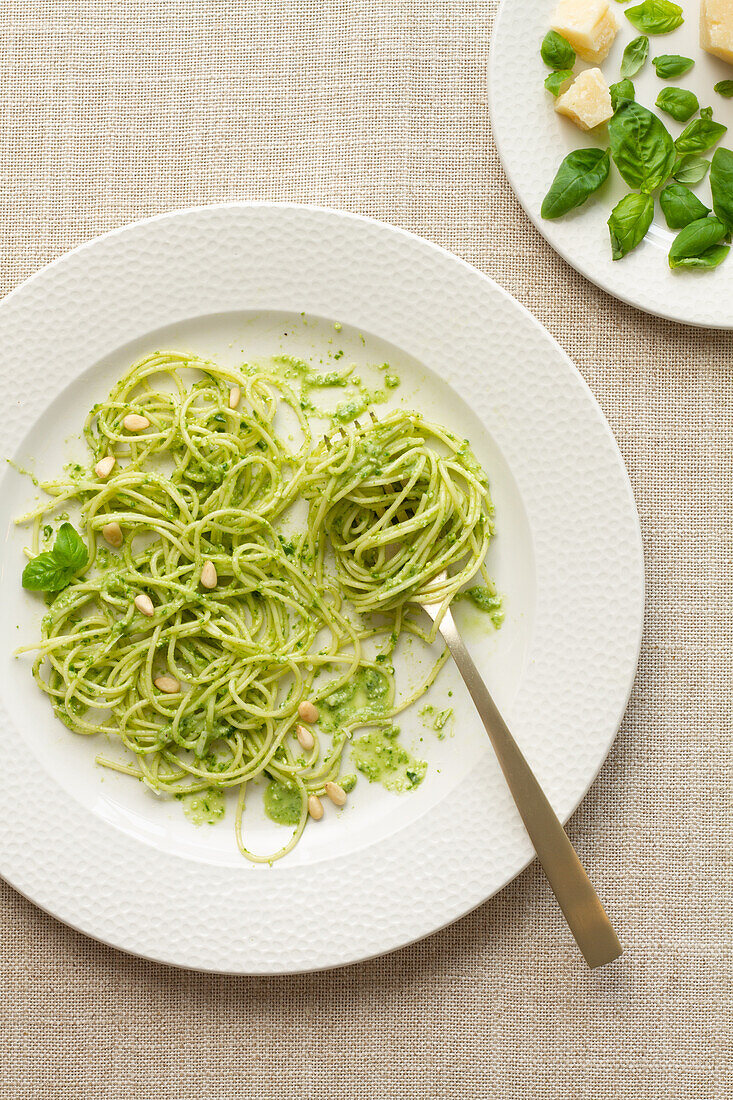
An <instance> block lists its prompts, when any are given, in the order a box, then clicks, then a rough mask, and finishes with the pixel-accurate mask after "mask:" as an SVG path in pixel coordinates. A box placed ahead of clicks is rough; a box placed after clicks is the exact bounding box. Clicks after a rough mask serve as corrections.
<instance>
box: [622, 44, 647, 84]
mask: <svg viewBox="0 0 733 1100" xmlns="http://www.w3.org/2000/svg"><path fill="white" fill-rule="evenodd" d="M648 56H649V39H648V38H647V37H646V35H645V34H641V35H639V37H638V38H634V39H633V40H632V41H631V42H629V44H628V46H627V47H626V49H625V50H624V53H623V57H622V58H621V79H622V80H623V79H625V78H626V77H627V76H636V74H637V73H638V72H639V70H640V69H643V67H644V62H645V61H646V59H647V57H648Z"/></svg>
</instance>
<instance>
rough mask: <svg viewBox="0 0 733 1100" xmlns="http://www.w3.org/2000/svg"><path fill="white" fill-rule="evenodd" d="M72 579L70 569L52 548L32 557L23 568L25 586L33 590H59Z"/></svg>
mask: <svg viewBox="0 0 733 1100" xmlns="http://www.w3.org/2000/svg"><path fill="white" fill-rule="evenodd" d="M70 580H71V575H70V574H69V570H68V569H65V568H64V566H63V565H61V563H60V562H59V560H58V558H57V557H56V555H55V554H53V553H52V552H51V551H50V550H47V551H45V552H44V553H43V554H37V555H36V557H35V558H31V560H30V561H29V562H28V564H27V565H26V567H25V569H24V570H23V588H28V589H30V590H31V591H32V592H59V591H60V590H61V589H62V588H66V586H67V584H68V583H69V581H70Z"/></svg>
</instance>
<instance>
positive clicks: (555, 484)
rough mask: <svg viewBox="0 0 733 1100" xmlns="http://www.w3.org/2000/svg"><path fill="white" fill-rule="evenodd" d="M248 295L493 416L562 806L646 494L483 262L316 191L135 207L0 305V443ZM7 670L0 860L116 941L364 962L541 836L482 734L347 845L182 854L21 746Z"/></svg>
mask: <svg viewBox="0 0 733 1100" xmlns="http://www.w3.org/2000/svg"><path fill="white" fill-rule="evenodd" d="M243 309H247V310H285V311H301V310H303V311H306V312H308V313H312V314H314V315H316V316H321V317H330V318H339V319H340V320H342V321H344V322H348V323H349V324H352V325H356V326H358V327H360V328H362V329H363V330H364V331H365V332H370V333H376V334H378V335H379V336H381V337H383V338H384V339H385V340H389V341H390V342H392V343H393V344H394V345H397V347H399V348H403V349H405V351H407V352H409V353H410V354H411V355H413V356H415V357H416V358H417V359H419V360H420V361H421V362H423V363H424V364H425V366H426V367H428V368H429V369H431V370H432V371H434V372H435V374H436V375H438V376H439V377H441V378H442V379H444V380H447V382H448V383H449V384H450V386H451V387H452V389H453V390H454V391H456V393H457V394H458V395H459V397H462V398H463V399H464V401H465V402H467V403H468V404H469V405H470V406H471V407H472V409H473V411H474V412H475V414H476V415H477V416H478V418H479V419H480V421H481V423H482V424H483V425H485V427H486V430H487V432H489V433H490V435H491V437H492V439H493V441H494V443H495V445H496V446H497V447H498V448H499V450H500V452H501V454H502V456H503V458H505V459H506V463H507V464H508V467H509V469H510V470H511V472H512V475H513V477H514V479H515V482H516V487H517V492H518V494H519V496H520V497H521V501H522V505H523V508H524V509H525V510H526V515H527V519H528V525H529V531H530V537H531V541H532V544H533V547H532V549H533V552H534V556H533V561H534V569H535V572H536V577H535V578H534V579H535V583H536V606H535V607H534V612H533V618H532V630H531V637H530V640H529V643H528V649H527V654H526V659H525V660H524V662H523V665H522V671H521V678H520V680H519V686H518V690H517V692H516V695H515V697H514V701H513V703H512V705H511V708H510V711H509V714H508V717H509V718H510V721H511V722H512V725H513V728H514V730H515V733H516V736H517V739H518V741H519V742H520V744H521V745H522V746H523V748H524V750H525V752H526V754H527V756H528V758H529V760H530V762H531V764H532V765H533V766H534V767H535V769H536V771H537V773H538V777H539V779H540V781H541V782H542V783H543V784H544V786H545V789H546V791H547V793H548V795H549V797H550V799H551V801H552V803H553V805H554V807H555V808H556V810H557V812H558V814H559V815H560V816H561V818H562V819H563V820H565V819H567V817H568V816H569V815H570V813H571V812H572V811H573V809H574V808H575V807H576V805H577V804H578V802H579V801H580V799H581V797H582V796H583V794H584V793H585V791H586V790H587V789H588V787H589V785H590V783H591V782H592V780H593V778H594V777H595V775H596V773H597V772H598V769H599V767H600V765H601V763H602V762H603V760H604V758H605V756H606V754H607V752H608V749H609V747H610V745H611V743H612V741H613V738H614V736H615V733H616V730H617V727H618V724H619V722H620V719H621V717H622V714H623V711H624V708H625V705H626V702H627V699H628V694H629V691H630V688H631V684H632V681H633V677H634V671H635V667H636V661H637V657H638V649H639V643H640V636H641V622H642V610H643V565H642V553H641V537H640V530H639V524H638V517H637V514H636V509H635V505H634V501H633V497H632V493H631V488H630V485H629V481H628V477H627V474H626V471H625V469H624V466H623V462H622V460H621V456H620V454H619V451H618V448H617V446H616V443H615V441H614V439H613V437H612V435H611V432H610V429H609V427H608V425H607V423H606V421H605V420H604V418H603V415H602V413H601V411H600V409H599V407H598V405H597V404H596V402H595V400H594V398H593V396H592V395H591V393H590V391H589V390H588V388H587V386H586V385H585V383H584V382H583V380H582V379H581V377H580V375H579V374H578V372H577V371H576V369H575V368H574V367H573V365H572V364H571V362H570V361H569V359H568V358H567V356H566V355H565V354H564V352H563V351H562V350H561V348H560V347H559V346H558V345H557V344H556V343H555V342H554V341H553V340H552V338H551V337H550V336H549V335H548V333H547V332H546V331H544V330H543V329H542V328H541V326H540V325H539V324H538V323H537V322H536V321H535V320H534V318H532V316H531V315H530V314H529V313H528V312H527V311H526V310H525V309H524V308H523V307H522V306H520V305H519V304H518V303H517V302H515V301H514V300H513V299H512V298H510V297H509V296H508V295H507V294H506V293H505V292H504V291H503V290H501V289H500V288H499V287H498V286H497V285H496V284H495V283H493V282H492V281H491V280H490V279H488V278H486V277H485V276H484V275H482V274H480V273H479V272H478V271H476V270H474V269H473V268H471V267H469V266H468V265H467V264H465V263H463V262H462V261H460V260H459V259H457V258H456V257H454V256H452V255H450V254H449V253H447V252H445V251H442V250H441V249H440V248H438V247H436V246H435V245H432V244H429V243H428V242H426V241H423V240H421V239H419V238H417V237H414V236H411V235H410V234H408V233H405V232H403V231H400V230H397V229H394V228H392V227H390V226H386V225H383V224H381V223H378V222H375V221H371V220H368V219H364V218H359V217H356V216H353V215H348V214H343V213H339V212H335V211H327V210H322V209H318V208H312V207H302V206H295V205H279V204H257V203H252V204H248V203H242V204H231V205H225V206H213V207H206V208H201V209H194V210H186V211H181V212H180V213H175V214H170V215H165V216H162V217H159V218H154V219H152V220H149V221H145V222H141V223H138V224H135V225H131V226H128V227H125V228H123V229H121V230H118V231H115V232H113V233H110V234H108V235H106V236H104V237H102V238H100V239H98V240H96V241H93V242H91V243H90V244H88V245H85V246H83V247H81V248H79V249H77V250H76V251H74V252H72V253H70V254H69V255H67V256H64V257H63V258H62V259H60V260H58V261H56V262H55V263H53V264H52V265H50V266H49V267H47V268H45V269H44V270H42V271H41V272H39V273H38V274H37V275H35V276H34V277H33V278H31V279H30V280H29V281H28V282H27V283H25V284H24V285H22V286H21V287H20V288H18V289H17V290H16V291H14V292H13V293H12V294H11V295H10V296H9V297H8V298H7V299H5V301H4V302H3V303H2V304H0V346H1V347H2V349H3V362H2V396H3V407H4V409H5V432H4V443H5V448H6V450H5V453H6V454H12V453H14V452H15V451H17V450H18V448H19V447H20V446H21V443H22V441H23V440H24V439H25V438H26V437H27V436H28V434H29V432H31V429H32V428H33V425H34V424H35V423H36V422H37V421H38V418H39V417H40V416H41V415H42V414H43V413H44V411H45V410H47V409H48V406H49V405H50V403H51V402H52V401H53V400H54V399H55V398H57V397H58V396H59V395H60V394H62V393H63V392H64V390H65V388H66V387H67V386H69V385H70V384H71V383H72V382H73V381H74V379H76V378H77V377H78V376H79V374H80V373H81V372H82V371H86V370H89V369H90V367H93V366H94V365H95V364H96V363H98V362H99V361H100V360H102V359H103V357H105V356H108V355H110V354H111V353H113V352H114V351H115V349H117V348H120V347H122V346H124V345H126V344H127V343H129V342H130V341H132V340H134V339H137V338H139V337H141V336H145V334H146V333H152V332H154V331H156V330H158V329H160V328H162V327H163V326H166V325H171V324H174V323H176V322H179V321H181V322H183V321H186V320H187V319H189V318H192V317H199V316H204V315H213V314H221V315H222V316H226V315H227V314H228V313H231V312H234V311H240V310H243ZM19 380H22V384H20V383H19ZM7 476H11V475H6V477H7ZM12 476H16V477H17V475H14V474H13V475H12ZM497 519H499V517H497ZM10 529H11V528H10V524H8V528H7V535H6V539H5V544H6V546H7V544H8V540H9V539H10V537H11V536H10ZM610 546H612V547H613V553H609V547H610ZM14 555H15V551H14ZM2 567H3V573H4V577H5V579H6V584H11V585H15V586H17V585H18V578H19V565H18V561H17V555H15V556H14V557H13V559H12V560H11V557H10V555H9V554H7V553H6V554H5V556H4V558H3V561H2ZM499 580H500V581H501V578H499ZM22 598H23V599H30V597H26V596H22ZM15 625H16V624H14V623H5V624H4V626H3V627H2V630H0V640H1V642H2V650H3V652H2V659H3V662H4V664H3V667H4V669H5V672H4V675H5V676H6V677H10V676H12V677H14V678H15V679H14V680H13V683H15V681H16V679H17V680H18V682H20V680H21V678H23V682H24V679H25V678H27V679H28V681H29V690H32V691H34V692H35V691H36V688H35V686H34V685H33V684H32V682H31V681H30V677H28V676H27V669H25V668H21V667H20V666H19V665H17V664H16V665H15V666H12V665H11V663H10V653H11V651H12V644H13V641H14V639H15V638H16V637H17V635H16V634H15ZM9 684H10V681H9V680H6V681H5V689H4V690H3V691H2V695H3V701H2V707H1V709H2V714H1V716H0V717H1V718H2V720H1V721H0V740H1V741H2V743H3V745H4V751H3V760H4V783H3V800H2V807H1V808H0V816H1V818H2V828H3V844H2V847H1V848H0V871H1V872H2V874H3V875H4V876H5V877H6V878H7V880H8V881H9V882H11V883H12V884H13V885H14V886H15V887H16V888H17V889H18V890H19V891H21V892H22V893H23V894H25V895H26V896H27V897H29V898H31V899H32V900H33V901H34V902H36V903H37V904H38V905H39V906H41V907H43V908H44V909H46V910H47V911H49V912H50V913H53V914H54V915H55V916H57V917H58V918H59V919H61V920H63V921H66V922H67V923H68V924H70V925H73V926H74V927H76V928H78V929H80V930H81V931H83V932H86V933H87V934H89V935H91V936H94V937H96V938H98V939H100V940H103V941H105V942H107V943H110V944H112V945H114V946H117V947H119V948H122V949H124V950H126V951H130V952H134V953H137V954H140V955H143V956H147V957H150V958H153V959H158V960H161V961H164V962H169V963H173V964H177V965H181V966H187V967H193V968H198V969H206V970H213V971H223V972H233V973H263V974H274V973H281V972H294V971H301V970H310V969H316V968H322V967H329V966H336V965H340V964H344V963H349V962H354V961H356V960H359V959H363V958H365V957H368V956H372V955H375V954H378V953H381V952H384V951H387V950H390V949H393V948H396V947H398V946H400V945H403V944H405V943H407V942H409V941H412V940H414V939H417V938H418V937H421V936H424V935H426V934H428V933H429V932H431V931H434V930H435V929H437V928H439V927H441V926H442V925H445V924H446V923H448V922H450V921H453V920H455V919H456V918H457V917H459V916H461V915H462V914H464V913H465V912H467V911H468V910H470V909H471V908H472V907H474V906H476V905H478V904H479V903H480V902H482V901H483V900H484V899H486V898H488V897H489V896H491V894H493V893H494V892H496V891H497V890H499V889H500V888H501V887H502V886H503V885H505V884H506V883H507V882H508V881H509V880H510V879H511V878H512V877H513V876H514V875H516V874H517V873H518V872H519V871H520V870H521V869H522V868H523V867H524V866H525V865H526V864H527V863H528V861H529V860H530V858H531V855H532V852H531V848H530V845H529V842H528V839H527V837H526V835H525V834H524V831H523V828H522V825H521V823H520V820H519V817H518V815H517V813H516V811H515V810H514V807H513V805H512V804H511V801H510V799H509V797H508V795H507V792H506V790H505V787H504V785H503V781H502V778H501V775H500V772H499V769H498V767H497V765H496V762H495V760H494V758H493V755H492V754H491V752H490V750H489V749H488V748H487V749H486V751H485V752H483V755H481V756H480V758H479V760H478V762H477V763H476V765H475V766H474V767H472V769H471V771H470V773H469V774H468V776H467V777H466V778H465V780H464V781H463V782H462V784H461V790H460V797H458V798H457V797H455V796H454V797H445V796H441V797H436V799H435V801H434V804H432V805H431V806H430V807H429V812H425V813H423V814H421V815H420V816H419V818H417V819H416V820H411V821H409V822H408V823H407V824H406V825H405V826H404V827H402V828H399V829H397V830H395V831H394V832H393V833H392V834H391V835H389V836H386V837H384V836H382V837H380V838H379V839H378V840H377V841H375V842H374V843H370V841H369V838H368V837H363V838H362V839H361V842H360V844H359V845H358V846H356V848H355V849H354V850H353V851H351V852H344V851H343V850H341V849H339V850H337V851H336V852H335V854H334V856H333V858H320V859H318V860H315V861H313V862H311V863H309V864H302V863H300V864H299V863H297V862H293V863H289V862H288V860H287V859H285V860H282V861H280V862H279V863H277V864H275V865H274V867H273V868H272V869H268V868H264V869H263V868H256V869H253V868H252V867H250V865H249V864H247V863H246V862H245V861H244V860H242V861H241V866H239V865H229V864H227V865H221V864H217V863H215V862H214V863H207V862H206V861H205V860H202V859H200V858H196V859H194V858H191V859H189V858H187V857H186V855H185V852H184V853H183V854H182V852H181V851H179V850H176V851H175V852H174V851H166V850H165V847H164V846H163V847H161V846H160V845H155V844H151V843H148V842H147V840H146V839H145V837H144V836H143V835H136V834H135V831H134V829H120V828H117V827H116V825H115V823H114V822H113V821H110V820H106V819H104V818H103V817H101V816H100V815H98V814H94V813H92V812H91V810H90V808H89V806H88V805H86V804H85V803H84V802H83V800H80V799H77V798H75V797H72V796H70V794H69V793H68V791H67V789H66V788H65V787H64V786H63V785H62V784H60V783H59V782H58V781H57V778H56V777H55V775H54V772H53V771H52V770H45V769H44V767H43V764H42V761H41V766H39V759H38V757H37V756H36V755H34V754H32V753H30V752H24V751H23V750H22V745H23V739H24V732H23V729H22V722H19V721H15V720H14V719H13V718H12V717H11V713H10V707H9V706H8V705H7V700H8V698H9ZM456 705H457V706H459V704H458V703H457V704H456ZM460 706H463V707H467V706H468V704H467V702H464V703H461V704H460ZM459 718H460V714H459ZM64 734H65V731H64ZM443 744H444V745H445V746H446V751H449V746H450V742H448V741H446V742H444V743H443ZM482 744H483V743H482ZM19 746H21V748H19ZM11 748H12V750H13V751H10V749H11ZM421 790H422V788H421ZM405 797H408V796H405Z"/></svg>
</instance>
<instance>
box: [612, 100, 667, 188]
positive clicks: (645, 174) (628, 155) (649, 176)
mask: <svg viewBox="0 0 733 1100" xmlns="http://www.w3.org/2000/svg"><path fill="white" fill-rule="evenodd" d="M608 135H609V139H610V144H611V156H612V157H613V160H614V163H615V165H616V167H617V168H618V170H619V172H620V173H621V175H622V177H623V178H624V180H625V181H626V183H627V184H628V185H629V187H632V188H635V189H637V190H639V191H645V192H646V193H647V194H651V192H652V191H654V190H656V188H657V187H660V186H661V185H662V184H663V183H664V181H665V180H666V179H667V178H668V177H669V174H670V172H671V171H672V167H673V165H674V162H675V148H674V142H673V141H672V135H671V134H670V133H669V131H668V130H667V128H666V127H665V125H664V123H663V122H662V121H661V120H660V119H658V118H657V116H656V115H654V114H652V112H651V111H648V110H647V109H646V107H642V106H641V104H640V103H634V102H630V101H629V100H624V101H623V102H622V103H620V105H619V107H618V109H617V110H616V111H615V113H614V114H613V116H612V118H611V119H610V121H609V123H608Z"/></svg>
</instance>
